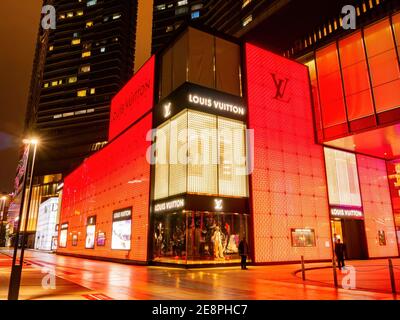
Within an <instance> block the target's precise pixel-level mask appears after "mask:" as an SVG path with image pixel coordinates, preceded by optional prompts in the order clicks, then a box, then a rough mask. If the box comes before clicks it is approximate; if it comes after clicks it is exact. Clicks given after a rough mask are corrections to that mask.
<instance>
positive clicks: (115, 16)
mask: <svg viewBox="0 0 400 320" xmlns="http://www.w3.org/2000/svg"><path fill="white" fill-rule="evenodd" d="M119 18H121V14H120V13H115V14H113V20H117V19H119Z"/></svg>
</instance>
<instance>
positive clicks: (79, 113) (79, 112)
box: [75, 110, 86, 116]
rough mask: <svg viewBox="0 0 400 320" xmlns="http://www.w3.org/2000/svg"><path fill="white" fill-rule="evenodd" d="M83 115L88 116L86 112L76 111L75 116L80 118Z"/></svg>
mask: <svg viewBox="0 0 400 320" xmlns="http://www.w3.org/2000/svg"><path fill="white" fill-rule="evenodd" d="M81 114H86V110H79V111H75V115H76V116H79V115H81Z"/></svg>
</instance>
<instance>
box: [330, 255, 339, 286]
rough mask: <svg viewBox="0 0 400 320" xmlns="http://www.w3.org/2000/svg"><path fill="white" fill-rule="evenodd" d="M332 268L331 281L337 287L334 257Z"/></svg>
mask: <svg viewBox="0 0 400 320" xmlns="http://www.w3.org/2000/svg"><path fill="white" fill-rule="evenodd" d="M332 270H333V283H334V285H335V288H338V287H339V284H338V279H337V272H336V261H335V258H333V259H332Z"/></svg>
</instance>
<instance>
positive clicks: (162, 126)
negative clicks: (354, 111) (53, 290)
mask: <svg viewBox="0 0 400 320" xmlns="http://www.w3.org/2000/svg"><path fill="white" fill-rule="evenodd" d="M397 16H398V15H397ZM397 16H394V17H393V18H396V17H397ZM394 20H395V19H394ZM374 26H375V25H374ZM374 26H372V27H371V28H373V27H374ZM378 30H379V28H378ZM392 39H393V40H392V41H393V42H392V43H393V45H394V44H396V45H398V42H395V38H392ZM321 50H324V49H321ZM322 52H324V51H322ZM330 57H331V56H330ZM323 61H325V63H324V64H323V65H324V66H325V67H326V68H328V70H336V72H339V71H337V70H340V73H344V70H345V69H344V67H342V66H340V67H338V66H337V68H336V69H335V68H333V67H331V64H330V62H327V58H325V60H323ZM318 63H319V61H318V59H317V61H316V64H317V67H318ZM308 66H309V67H307V66H305V65H303V64H301V63H299V62H295V61H291V60H288V59H286V58H284V57H282V56H279V55H276V54H274V53H271V52H270V51H267V50H265V49H263V48H261V47H259V46H257V45H254V44H250V43H248V42H244V43H243V42H239V41H236V40H234V39H230V38H226V37H222V36H220V35H213V34H210V33H207V32H205V31H202V30H200V29H197V28H193V27H189V28H188V29H185V30H183V31H182V32H181V33H180V34H179V35H178V36H176V38H174V39H173V41H172V42H171V44H170V45H169V46H167V47H165V48H164V50H162V51H160V52H159V53H158V54H157V55H155V56H153V57H152V58H151V59H150V60H149V61H148V62H147V63H146V64H145V65H144V66H143V67H142V68H141V69H140V70H139V71H138V72H137V73H136V74H135V76H134V77H133V78H132V79H131V80H130V82H129V83H128V84H127V85H126V86H125V87H124V88H123V89H122V90H121V91H120V92H119V93H118V94H117V95H116V96H115V98H114V99H113V102H112V107H111V115H110V130H109V144H108V145H107V146H106V147H105V148H103V149H102V150H100V151H99V152H97V153H96V154H94V155H93V156H92V157H90V158H88V159H87V160H86V161H85V162H84V163H83V164H82V165H81V166H80V167H78V169H77V170H75V171H74V172H73V173H71V174H70V175H69V176H67V177H66V178H65V181H64V191H63V202H62V207H61V216H60V231H59V232H60V233H59V245H58V250H57V252H58V253H59V254H70V255H77V256H85V257H92V258H103V259H104V258H105V259H113V260H117V261H130V262H136V263H159V264H177V265H204V264H210V265H221V264H230V263H237V262H238V244H239V241H240V240H241V239H242V238H246V239H247V241H248V242H249V243H250V244H251V260H252V261H253V262H254V263H257V264H262V263H280V262H293V261H299V259H300V257H301V256H304V257H305V259H306V260H308V261H325V260H326V261H327V260H330V259H332V253H333V246H334V242H335V241H336V240H337V239H338V238H340V239H341V240H343V241H344V242H345V243H346V244H347V246H348V254H349V258H351V259H363V258H376V257H390V256H398V255H399V251H398V240H397V236H396V229H395V220H396V219H395V212H396V211H395V210H397V209H395V208H396V207H395V204H396V203H397V202H398V201H397V200H393V197H395V196H396V194H397V193H396V192H397V191H398V190H397V189H395V190H393V188H398V183H397V181H398V179H397V171H396V170H397V166H396V163H397V162H396V157H397V156H394V157H392V156H391V157H387V159H385V157H381V156H380V155H376V154H373V153H367V152H357V150H352V152H349V151H347V150H345V149H344V148H338V146H337V145H335V144H334V142H332V143H328V140H321V137H322V138H323V139H325V136H322V135H321V133H320V131H321V130H320V128H323V126H322V127H321V120H320V119H321V115H323V114H324V112H328V111H327V110H329V109H327V107H326V105H324V104H323V103H319V104H317V103H316V101H313V100H314V99H315V97H320V96H323V89H322V88H321V85H322V84H321V83H320V82H318V86H315V81H316V80H315V79H317V80H318V81H319V77H321V76H322V75H324V73H323V72H322V74H321V73H319V72H320V71H319V72H318V74H317V75H314V74H313V68H312V63H311V61H310V62H309V63H308ZM316 69H317V68H316ZM320 69H321V68H318V70H320ZM322 70H323V69H322ZM309 71H311V72H310V73H309ZM310 74H311V76H310ZM313 75H314V76H313ZM310 79H311V81H310ZM341 82H342V81H341ZM332 83H333V82H331V85H333V84H332ZM371 90H373V89H371ZM319 100H321V101H325V100H323V99H321V98H320V99H319ZM337 101H338V100H337ZM337 101H335V103H336V102H337ZM328 102H329V99H328ZM327 106H330V105H329V104H327ZM346 107H347V106H346ZM374 118H376V115H375V116H374ZM322 119H323V118H322ZM345 120H346V121H347V118H346V119H345ZM348 127H349V126H348V125H346V126H345V128H348ZM385 127H386V126H385ZM371 129H373V130H375V129H378V130H379V128H375V127H373V128H371ZM373 130H370V132H371V135H373V133H375V134H376V132H375V131H373ZM364 131H365V130H363V132H364ZM393 131H395V130H394V129H393V130H391V132H393ZM328 132H330V131H328ZM345 133H346V134H347V135H348V134H349V132H345ZM329 138H331V137H329ZM334 138H337V136H334ZM329 141H331V140H329ZM332 141H336V140H332ZM335 143H338V142H335ZM395 146H396V145H395V144H393V147H395ZM387 160H390V161H387ZM392 163H394V164H393V165H392V166H391V164H392ZM388 168H389V169H390V170H389V173H388ZM391 179H392V180H391ZM394 179H396V180H395V184H393V183H392V182H393V180H394ZM391 195H392V196H391ZM393 195H394V196H393Z"/></svg>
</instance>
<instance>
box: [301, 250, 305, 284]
mask: <svg viewBox="0 0 400 320" xmlns="http://www.w3.org/2000/svg"><path fill="white" fill-rule="evenodd" d="M301 278H302V279H303V281H305V280H306V269H305V266H304V256H301Z"/></svg>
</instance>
